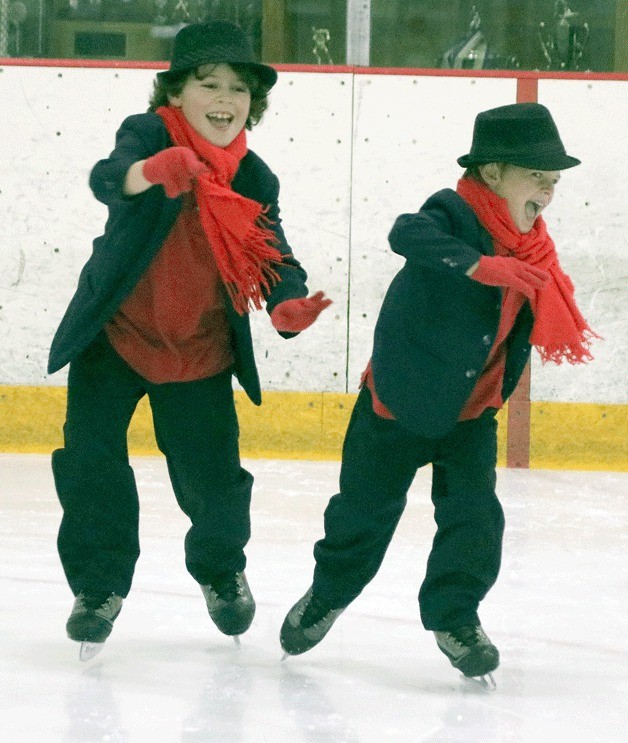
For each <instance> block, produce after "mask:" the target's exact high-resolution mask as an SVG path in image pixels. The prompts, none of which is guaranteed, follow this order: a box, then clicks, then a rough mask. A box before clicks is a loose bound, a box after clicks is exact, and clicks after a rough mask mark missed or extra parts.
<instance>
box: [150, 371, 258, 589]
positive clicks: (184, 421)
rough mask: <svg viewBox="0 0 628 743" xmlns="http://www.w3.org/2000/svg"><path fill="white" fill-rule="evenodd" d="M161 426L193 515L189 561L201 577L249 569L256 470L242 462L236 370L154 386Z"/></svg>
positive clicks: (182, 498) (178, 487)
mask: <svg viewBox="0 0 628 743" xmlns="http://www.w3.org/2000/svg"><path fill="white" fill-rule="evenodd" d="M149 396H150V401H151V407H152V410H153V419H154V423H155V434H156V438H157V443H158V446H159V448H160V450H161V451H162V452H163V454H164V456H165V457H166V461H167V464H168V471H169V474H170V479H171V482H172V487H173V489H174V492H175V496H176V498H177V502H178V504H179V507H180V508H181V510H182V511H183V512H184V513H185V514H186V515H187V516H188V517H189V519H190V521H191V522H192V524H191V527H190V529H189V531H188V532H187V534H186V537H185V562H186V567H187V569H188V571H189V573H190V574H191V575H192V577H193V578H194V579H195V580H197V581H198V582H199V583H201V584H207V583H209V582H211V579H212V578H213V577H215V576H217V575H220V574H223V573H233V572H239V571H242V570H244V567H245V565H246V557H245V553H244V548H245V546H246V544H247V543H248V541H249V538H250V535H251V520H250V505H251V490H252V486H253V477H252V475H251V474H250V473H249V472H247V471H246V470H245V469H243V467H242V466H241V463H240V451H239V425H238V419H237V414H236V409H235V402H234V397H233V389H232V384H231V373H230V372H228V371H227V372H223V373H222V374H218V375H216V376H214V377H210V378H207V379H202V380H199V381H194V382H180V383H176V384H163V385H158V386H156V385H155V386H152V387H150V388H149Z"/></svg>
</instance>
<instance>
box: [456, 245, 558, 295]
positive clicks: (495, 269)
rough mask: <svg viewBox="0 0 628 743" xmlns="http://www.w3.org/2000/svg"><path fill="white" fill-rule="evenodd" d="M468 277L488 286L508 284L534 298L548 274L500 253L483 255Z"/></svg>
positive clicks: (544, 283) (546, 279) (545, 282)
mask: <svg viewBox="0 0 628 743" xmlns="http://www.w3.org/2000/svg"><path fill="white" fill-rule="evenodd" d="M470 278H472V279H473V280H474V281H479V282H480V284H487V285H488V286H510V287H512V288H513V289H516V290H517V291H519V292H521V293H522V294H525V295H526V297H528V299H535V296H536V292H537V291H538V290H539V289H542V288H543V287H544V286H545V285H546V284H547V282H548V281H549V278H550V276H549V274H548V273H547V271H543V270H542V269H540V268H536V267H535V266H530V265H529V264H528V263H524V262H523V261H520V260H519V259H518V258H508V257H505V256H501V255H493V256H490V255H483V256H482V257H481V258H480V264H479V266H478V267H477V268H476V269H475V271H474V272H473V273H472V274H471V276H470Z"/></svg>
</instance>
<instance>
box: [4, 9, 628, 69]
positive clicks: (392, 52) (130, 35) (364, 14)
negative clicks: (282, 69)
mask: <svg viewBox="0 0 628 743" xmlns="http://www.w3.org/2000/svg"><path fill="white" fill-rule="evenodd" d="M217 18H224V19H229V20H232V21H234V22H235V23H238V24H239V25H240V26H242V28H244V29H245V31H246V32H247V34H248V36H249V38H250V40H251V43H252V45H253V47H254V49H255V50H256V52H257V54H258V56H259V57H260V59H261V60H262V61H264V62H268V63H283V64H311V65H332V64H333V65H339V64H340V65H344V64H350V65H363V66H371V67H423V68H433V67H438V68H467V69H522V70H540V71H543V70H568V71H578V70H579V71H594V72H628V0H446V1H445V0H1V1H0V57H48V58H57V57H62V58H63V57H68V58H82V59H90V58H91V59H129V60H151V61H155V60H159V61H161V60H166V59H168V58H169V56H170V51H171V47H172V39H173V37H174V35H175V33H176V32H177V30H178V29H179V28H181V26H182V25H184V24H186V23H191V22H195V21H205V20H212V19H217Z"/></svg>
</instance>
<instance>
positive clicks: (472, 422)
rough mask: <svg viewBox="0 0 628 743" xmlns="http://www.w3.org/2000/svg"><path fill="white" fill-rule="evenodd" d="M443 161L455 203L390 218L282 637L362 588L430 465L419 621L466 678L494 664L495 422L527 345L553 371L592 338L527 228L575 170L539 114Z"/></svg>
mask: <svg viewBox="0 0 628 743" xmlns="http://www.w3.org/2000/svg"><path fill="white" fill-rule="evenodd" d="M458 162H459V163H460V164H461V165H462V166H463V167H466V168H467V170H466V172H465V174H464V176H463V177H462V178H461V180H460V181H459V183H458V186H457V189H456V191H452V190H450V189H445V190H442V191H439V192H438V193H436V194H434V195H433V196H431V197H430V198H429V199H428V200H427V201H426V202H425V204H424V205H423V207H422V208H421V209H420V211H419V212H418V213H416V214H403V215H401V216H400V217H399V218H398V219H397V221H396V222H395V225H394V226H393V229H392V231H391V233H390V235H389V241H390V245H391V247H392V249H393V251H394V252H396V253H398V254H399V255H401V256H403V257H404V258H405V260H406V263H405V266H404V267H403V268H402V269H401V271H399V273H398V274H397V275H396V276H395V278H394V279H393V281H392V283H391V285H390V287H389V289H388V292H387V294H386V297H385V299H384V302H383V305H382V308H381V312H380V315H379V318H378V321H377V325H376V328H375V337H374V345H373V353H372V357H371V361H370V363H369V365H368V367H367V370H366V371H365V373H364V376H363V380H362V387H361V391H360V394H359V396H358V399H357V402H356V405H355V407H354V410H353V414H352V417H351V421H350V423H349V428H348V430H347V434H346V438H345V443H344V448H343V458H342V469H341V473H340V492H339V493H338V494H337V495H335V496H334V497H333V498H332V499H331V500H330V502H329V504H328V506H327V509H326V511H325V536H324V538H323V539H321V540H320V541H318V542H317V543H316V545H315V547H314V557H315V559H316V566H315V570H314V580H313V584H312V586H311V588H310V589H309V590H308V591H307V592H306V594H305V596H303V598H302V599H300V600H299V601H298V602H297V603H296V604H295V606H294V607H293V608H292V609H291V610H290V611H289V613H288V615H287V617H286V619H285V621H284V624H283V627H282V629H281V644H282V646H283V648H284V650H285V651H286V653H288V654H292V655H297V654H299V653H304V652H306V651H307V650H309V649H310V648H312V647H314V646H315V645H316V644H317V643H318V642H320V641H321V640H322V639H323V637H324V636H325V635H326V633H327V632H328V631H329V629H330V628H331V626H332V624H333V623H334V621H335V620H336V619H337V618H338V616H339V615H340V614H341V613H342V612H343V611H344V609H345V608H346V607H347V606H348V605H349V604H350V603H351V601H353V600H354V599H355V598H356V597H357V596H358V594H359V593H360V592H361V591H362V589H363V588H364V587H365V586H366V584H367V583H368V582H369V581H370V580H371V579H372V578H373V577H374V576H375V574H376V572H377V570H378V569H379V567H380V565H381V563H382V560H383V558H384V554H385V552H386V549H387V547H388V545H389V543H390V540H391V539H392V536H393V532H394V531H395V528H396V526H397V523H398V521H399V518H400V517H401V514H402V512H403V510H404V507H405V504H406V497H407V492H408V489H409V487H410V484H411V483H412V480H413V479H414V476H415V474H416V471H417V469H418V468H419V467H422V466H424V465H426V464H428V463H431V464H432V468H433V479H432V501H433V504H434V511H435V520H436V525H437V531H436V535H435V538H434V543H433V546H432V550H431V553H430V556H429V559H428V563H427V572H426V575H425V579H424V581H423V584H422V586H421V590H420V593H419V606H420V612H421V619H422V622H423V625H424V627H425V628H426V629H427V630H431V631H433V632H434V634H435V637H436V642H437V643H438V647H439V648H440V649H441V650H442V651H443V653H445V655H446V656H447V657H448V658H449V660H450V661H451V663H452V664H453V665H454V667H456V668H458V669H459V670H460V671H462V673H463V674H464V675H465V676H469V677H475V676H485V675H487V674H490V673H491V671H493V670H494V669H495V668H497V666H498V663H499V653H498V650H497V648H496V647H495V646H494V645H493V643H492V642H491V641H490V640H489V638H488V637H487V635H486V634H485V632H484V631H483V629H482V626H481V624H480V619H479V616H478V607H479V604H480V601H481V600H482V599H483V598H484V597H485V596H486V593H487V592H488V590H489V589H490V588H491V586H492V585H493V584H494V583H495V580H496V578H497V574H498V571H499V566H500V560H501V550H502V534H503V530H504V516H503V511H502V507H501V505H500V503H499V500H498V498H497V495H496V493H495V485H496V471H495V468H496V461H497V434H496V431H497V422H496V420H495V414H496V412H497V410H498V409H499V408H501V407H502V406H503V404H504V403H505V401H506V400H507V398H508V396H509V395H510V394H511V392H512V391H513V390H514V388H515V386H516V384H517V382H518V380H519V377H520V376H521V373H522V371H523V369H524V367H525V364H526V362H527V360H528V357H529V355H530V348H531V345H534V346H536V348H537V349H538V351H539V352H540V354H541V356H542V358H543V359H544V360H552V361H554V362H556V363H561V361H562V360H563V359H566V360H567V361H569V362H570V363H579V362H582V361H584V360H586V359H588V358H590V355H589V351H588V341H589V339H590V337H591V335H592V333H591V331H590V330H589V328H588V326H587V323H586V322H585V320H584V319H583V318H582V316H581V314H580V312H579V311H578V308H577V307H576V305H575V302H574V297H573V285H572V284H571V281H570V280H569V278H568V276H566V275H565V274H564V273H563V271H562V270H561V268H560V265H559V263H558V259H557V256H556V251H555V248H554V244H553V242H552V240H551V238H550V237H549V235H548V234H547V230H546V227H545V222H544V221H543V218H542V217H541V213H542V212H543V211H544V210H545V208H546V207H547V206H548V205H549V204H550V202H551V200H552V197H553V195H554V188H555V186H556V184H557V183H558V181H559V179H560V171H561V170H564V169H566V168H570V167H572V166H574V165H577V164H578V163H579V160H577V159H575V158H573V157H570V156H569V155H567V154H566V153H565V150H564V147H563V144H562V142H561V140H560V137H559V135H558V131H557V129H556V126H555V125H554V122H553V120H552V117H551V115H550V113H549V111H548V110H547V109H546V108H545V107H544V106H541V105H539V104H514V105H511V106H502V107H500V108H496V109H491V110H490V111H485V112H483V113H481V114H479V115H478V117H477V119H476V125H475V130H474V136H473V146H472V149H471V152H470V153H469V155H466V156H464V157H462V158H460V159H459V161H458Z"/></svg>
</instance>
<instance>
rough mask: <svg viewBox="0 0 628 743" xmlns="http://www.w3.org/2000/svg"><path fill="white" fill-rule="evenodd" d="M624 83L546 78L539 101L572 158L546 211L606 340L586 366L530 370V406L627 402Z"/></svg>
mask: <svg viewBox="0 0 628 743" xmlns="http://www.w3.org/2000/svg"><path fill="white" fill-rule="evenodd" d="M626 93H627V86H626V83H625V82H620V81H601V80H596V81H586V80H541V81H539V103H543V104H544V105H546V106H547V107H548V108H549V109H550V111H551V112H552V115H553V116H554V118H555V120H556V123H557V125H558V128H559V131H560V133H561V137H562V139H563V142H564V144H565V147H566V149H567V152H568V153H569V154H572V155H573V156H574V157H577V158H579V159H580V160H582V164H581V165H579V166H577V167H575V168H571V169H569V170H566V171H565V172H564V173H563V174H562V178H561V182H560V184H559V186H558V188H557V191H556V197H555V199H554V202H553V203H552V204H551V206H550V207H549V209H548V210H547V212H546V221H547V224H548V228H549V231H550V234H551V235H552V236H553V237H554V240H555V242H556V248H557V250H558V255H559V257H560V260H561V265H562V266H563V268H564V269H565V271H566V272H567V273H568V274H570V276H571V278H572V279H573V282H574V284H575V286H576V300H577V302H578V305H579V307H580V309H581V311H582V313H583V315H584V316H585V318H586V319H587V320H588V322H589V324H590V326H591V327H592V328H593V330H595V331H596V332H597V333H598V334H599V335H601V336H602V337H603V339H604V340H603V341H598V340H596V341H594V342H593V345H592V352H593V356H594V360H593V361H592V362H590V363H589V364H585V365H578V366H571V365H569V364H566V363H563V364H561V365H560V366H556V365H554V364H546V365H545V366H544V367H543V368H541V364H540V362H539V360H538V356H535V358H534V361H533V366H532V384H531V397H532V399H533V400H560V401H563V402H605V403H625V402H627V401H628V382H627V370H628V311H627V309H626V307H627V300H628V291H627V289H628V280H627V277H628V187H627V185H626V172H627V171H628V157H627V152H628V148H627V146H626V139H627V128H626V127H627V122H628V96H627V95H626Z"/></svg>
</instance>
